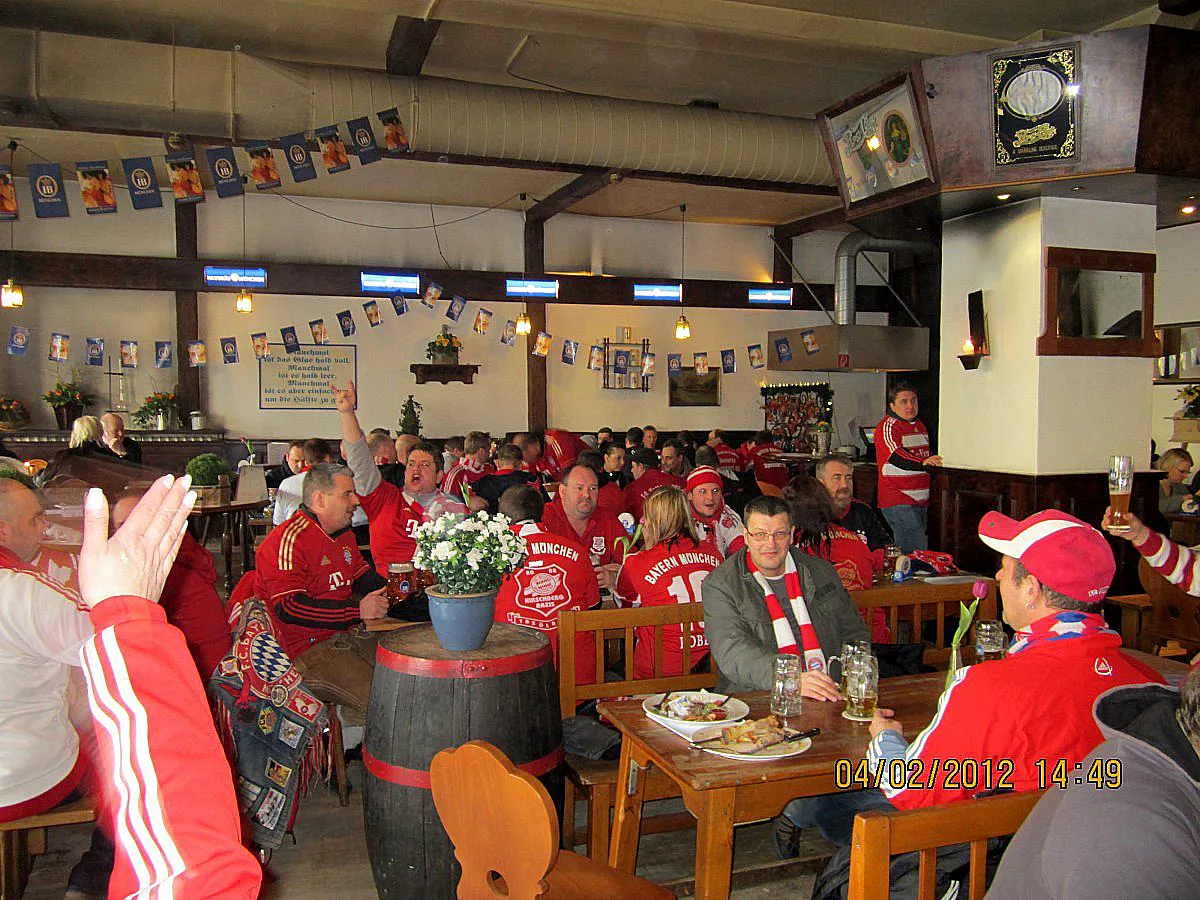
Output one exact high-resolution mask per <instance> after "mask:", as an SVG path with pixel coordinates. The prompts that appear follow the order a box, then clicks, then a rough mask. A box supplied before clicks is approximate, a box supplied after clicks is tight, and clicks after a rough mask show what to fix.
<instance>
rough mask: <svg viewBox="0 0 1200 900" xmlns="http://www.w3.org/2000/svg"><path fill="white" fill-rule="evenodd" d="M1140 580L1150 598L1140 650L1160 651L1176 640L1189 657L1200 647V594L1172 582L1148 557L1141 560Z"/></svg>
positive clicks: (1143, 622)
mask: <svg viewBox="0 0 1200 900" xmlns="http://www.w3.org/2000/svg"><path fill="white" fill-rule="evenodd" d="M1138 580H1139V581H1140V582H1141V583H1142V588H1143V589H1144V590H1145V591H1146V594H1147V596H1148V597H1149V598H1150V606H1149V610H1148V614H1147V615H1144V616H1143V617H1142V625H1143V627H1142V637H1141V642H1142V645H1143V646H1142V647H1141V648H1140V649H1144V650H1148V651H1150V652H1151V653H1157V652H1158V650H1159V648H1160V647H1162V646H1163V645H1164V644H1166V643H1167V642H1168V641H1176V642H1178V643H1180V644H1182V645H1183V646H1184V647H1185V648H1186V649H1187V651H1188V656H1189V657H1190V656H1191V655H1192V654H1193V653H1195V652H1196V651H1197V650H1200V597H1193V596H1192V595H1191V594H1188V593H1187V592H1185V591H1184V590H1182V589H1181V588H1179V587H1177V586H1175V585H1173V584H1171V582H1169V581H1167V579H1166V578H1164V577H1163V576H1162V575H1159V574H1158V572H1156V571H1154V569H1153V568H1152V567H1151V566H1150V563H1148V562H1146V560H1144V559H1143V560H1142V561H1141V562H1139V563H1138Z"/></svg>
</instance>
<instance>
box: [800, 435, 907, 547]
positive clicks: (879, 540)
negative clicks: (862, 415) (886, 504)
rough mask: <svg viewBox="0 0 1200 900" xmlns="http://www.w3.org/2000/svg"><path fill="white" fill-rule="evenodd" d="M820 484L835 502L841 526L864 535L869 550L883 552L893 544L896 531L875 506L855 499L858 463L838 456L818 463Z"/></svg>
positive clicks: (838, 521)
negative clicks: (855, 463) (855, 467)
mask: <svg viewBox="0 0 1200 900" xmlns="http://www.w3.org/2000/svg"><path fill="white" fill-rule="evenodd" d="M816 472H817V481H819V482H821V484H823V485H824V486H825V490H826V491H828V492H829V498H830V499H831V500H832V501H833V511H834V513H835V514H836V515H837V517H838V518H837V524H839V525H841V526H842V527H843V528H845V529H848V530H849V531H855V532H857V533H858V534H861V535H862V536H863V539H864V540H865V541H866V542H867V547H869V548H870V549H871V550H880V549H882V548H883V547H886V546H887V545H888V544H890V543H892V529H891V528H890V527H888V524H887V522H886V521H885V520H884V518H883V516H881V515H880V514H879V511H878V510H877V509H875V508H874V507H873V506H870V505H868V504H866V503H863V502H862V501H861V500H855V499H854V496H853V495H854V461H853V460H851V459H850V457H848V456H846V455H845V454H842V453H834V454H831V455H830V456H826V457H825V458H824V459H822V460H819V461H818V462H817V469H816Z"/></svg>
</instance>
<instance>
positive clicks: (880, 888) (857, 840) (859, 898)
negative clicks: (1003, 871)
mask: <svg viewBox="0 0 1200 900" xmlns="http://www.w3.org/2000/svg"><path fill="white" fill-rule="evenodd" d="M1043 793H1044V792H1043V791H1027V792H1023V793H1019V794H1000V795H998V796H995V797H985V798H983V799H980V800H964V801H961V802H959V803H951V804H948V805H946V806H933V807H929V808H927V809H915V810H907V811H904V812H900V811H897V812H888V811H884V810H871V811H869V812H862V813H859V814H858V815H857V816H855V817H854V833H853V837H852V838H851V853H850V892H849V895H848V898H847V900H888V892H889V881H890V877H891V858H892V857H893V856H895V855H896V854H899V853H912V852H914V851H917V852H919V853H920V870H919V885H920V887H919V890H918V895H917V896H918V898H919V900H935V898H934V885H935V880H936V875H937V848H938V847H946V846H949V845H951V844H963V843H969V844H970V845H971V869H970V876H969V878H970V882H969V884H970V900H983V895H984V891H985V890H986V877H987V842H988V839H989V838H994V837H1001V836H1003V835H1007V834H1013V833H1014V832H1015V831H1016V830H1017V829H1018V828H1020V827H1021V823H1022V822H1024V821H1025V817H1026V816H1027V815H1029V813H1030V811H1031V810H1032V809H1033V807H1034V806H1036V805H1037V802H1038V800H1039V799H1040V798H1041V796H1042V794H1043Z"/></svg>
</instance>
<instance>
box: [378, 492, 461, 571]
mask: <svg viewBox="0 0 1200 900" xmlns="http://www.w3.org/2000/svg"><path fill="white" fill-rule="evenodd" d="M358 500H359V502H360V503H361V504H362V508H363V511H364V512H366V514H367V519H368V521H369V522H370V532H371V557H372V559H374V560H375V571H376V572H378V573H379V574H380V575H382V576H383V577H384V578H387V571H388V563H407V562H412V558H413V554H414V553H415V552H416V551H417V527H418V526H419V525H420V524H421V523H422V522H429V521H431V520H432V519H437V518H440V517H441V516H443V515H445V514H446V513H465V512H467V508H466V506H464V505H463V503H462V501H461V499H455V498H454V497H451V496H450V495H449V494H446V493H443V492H441V491H438V492H437V493H436V495H435V497H434V499H433V500H432V501H431V502H430V504H429V509H425V508H424V507H422V506H421V504H419V503H417V502H416V501H415V500H410V499H409V498H408V496H407V495H406V494H405V493H404V491H402V490H400V488H398V487H396V486H395V485H394V484H392V483H391V482H390V481H381V482H380V483H379V487H377V488H375V490H373V491H371V493H369V494H365V495H364V494H359V496H358Z"/></svg>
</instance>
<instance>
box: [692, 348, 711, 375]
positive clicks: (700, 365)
mask: <svg viewBox="0 0 1200 900" xmlns="http://www.w3.org/2000/svg"><path fill="white" fill-rule="evenodd" d="M692 368H694V369H695V370H696V374H697V375H707V374H708V354H707V353H693V354H692Z"/></svg>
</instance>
